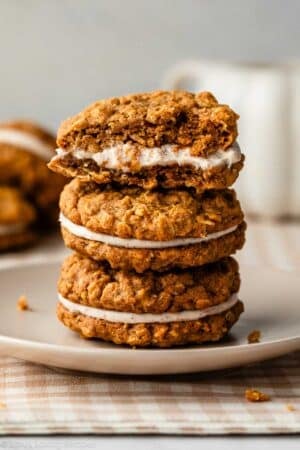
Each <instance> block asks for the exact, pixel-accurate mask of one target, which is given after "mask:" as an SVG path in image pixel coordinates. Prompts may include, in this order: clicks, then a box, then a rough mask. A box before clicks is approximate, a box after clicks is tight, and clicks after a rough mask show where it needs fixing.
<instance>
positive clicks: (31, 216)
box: [0, 186, 36, 225]
mask: <svg viewBox="0 0 300 450" xmlns="http://www.w3.org/2000/svg"><path fill="white" fill-rule="evenodd" d="M35 220H36V211H35V209H34V207H33V206H32V205H31V204H30V203H29V202H28V201H27V200H26V199H25V198H24V197H23V195H22V193H21V191H19V190H18V189H14V188H11V187H6V186H0V224H1V225H14V224H20V223H22V224H24V225H28V224H30V223H33V222H34V221H35Z"/></svg>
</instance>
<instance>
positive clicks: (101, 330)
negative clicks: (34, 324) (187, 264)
mask: <svg viewBox="0 0 300 450" xmlns="http://www.w3.org/2000/svg"><path fill="white" fill-rule="evenodd" d="M239 286H240V278H239V272H238V264H237V263H236V261H235V260H234V259H233V258H224V259H222V260H220V261H218V262H217V263H214V264H208V265H206V266H204V267H199V268H194V269H191V270H189V271H187V270H177V271H174V270H172V271H168V272H165V273H161V274H157V273H156V274H155V273H153V272H152V271H147V272H145V273H143V274H137V273H135V272H128V271H127V272H125V271H118V270H113V269H111V268H110V267H109V265H108V264H105V263H97V262H95V261H92V260H90V259H89V258H85V257H83V256H80V255H78V254H73V255H71V256H70V257H68V258H67V259H66V260H65V262H64V264H63V267H62V271H61V276H60V279H59V283H58V296H59V302H58V306H57V315H58V318H59V319H60V320H61V321H62V322H63V323H64V324H65V325H66V326H67V327H69V328H71V329H72V330H74V331H76V332H78V333H80V334H81V335H82V336H83V337H87V338H100V339H103V340H106V341H112V342H114V343H116V344H128V345H131V346H141V347H144V346H158V347H170V346H173V345H182V344H187V343H201V342H207V341H217V340H219V339H221V338H222V337H223V336H224V335H225V334H226V333H227V332H228V331H229V329H230V328H231V326H232V325H233V324H234V323H235V322H236V321H237V320H238V317H239V315H240V314H241V312H242V311H243V304H242V302H241V301H240V300H239V299H238V290H239Z"/></svg>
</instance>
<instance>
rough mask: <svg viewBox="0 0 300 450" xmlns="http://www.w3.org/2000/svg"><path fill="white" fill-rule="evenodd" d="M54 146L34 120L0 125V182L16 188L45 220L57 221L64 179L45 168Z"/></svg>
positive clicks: (52, 140)
mask: <svg viewBox="0 0 300 450" xmlns="http://www.w3.org/2000/svg"><path fill="white" fill-rule="evenodd" d="M54 149H55V139H54V137H53V136H52V135H51V134H50V133H49V132H47V131H46V130H44V129H43V128H41V127H40V126H39V125H37V124H35V123H32V122H27V121H12V122H7V123H1V124H0V183H1V184H2V185H8V186H12V187H16V188H18V189H20V191H22V193H23V194H24V196H25V197H26V198H27V199H28V200H30V201H31V202H33V204H34V205H35V207H36V208H37V210H38V213H39V215H40V218H41V219H42V220H43V221H44V222H45V223H49V222H56V221H57V216H58V206H57V204H58V198H59V194H60V191H61V190H62V188H63V185H64V179H63V178H62V177H61V176H60V175H57V174H53V173H52V172H51V171H50V170H49V169H48V168H47V162H48V160H49V159H50V158H51V156H52V155H53V151H54Z"/></svg>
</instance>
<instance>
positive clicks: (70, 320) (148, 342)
mask: <svg viewBox="0 0 300 450" xmlns="http://www.w3.org/2000/svg"><path fill="white" fill-rule="evenodd" d="M242 312H243V303H242V302H240V301H238V302H237V303H236V304H235V305H234V306H233V307H231V308H230V309H229V310H227V311H225V312H223V313H221V314H215V315H213V316H207V317H205V318H203V319H199V320H191V321H185V322H171V323H152V324H149V323H139V324H124V323H112V322H108V321H106V320H102V319H94V318H92V317H88V316H85V315H82V314H79V313H72V312H70V311H68V310H67V309H66V308H65V307H64V306H63V305H62V304H61V303H58V306H57V316H58V318H59V320H60V321H61V322H62V323H63V324H64V325H66V326H67V327H68V328H70V329H71V330H73V331H76V332H78V333H80V335H81V336H82V337H85V338H99V339H102V340H104V341H110V342H114V343H115V344H127V345H130V346H133V347H147V346H154V347H172V346H176V345H184V344H200V343H204V342H210V341H219V340H220V339H222V338H223V337H224V336H225V335H226V334H227V333H228V331H229V330H230V328H231V327H232V326H233V325H234V323H235V322H236V321H237V320H238V318H239V316H240V314H241V313H242Z"/></svg>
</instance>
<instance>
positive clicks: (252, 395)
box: [245, 389, 271, 402]
mask: <svg viewBox="0 0 300 450" xmlns="http://www.w3.org/2000/svg"><path fill="white" fill-rule="evenodd" d="M245 398H246V400H248V402H268V401H269V400H271V398H270V396H269V395H268V394H264V393H263V392H260V391H258V390H256V389H246V390H245Z"/></svg>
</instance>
